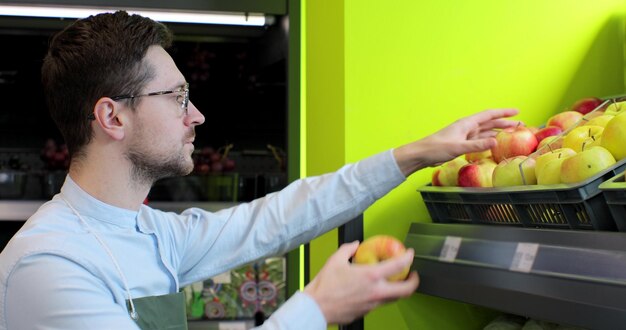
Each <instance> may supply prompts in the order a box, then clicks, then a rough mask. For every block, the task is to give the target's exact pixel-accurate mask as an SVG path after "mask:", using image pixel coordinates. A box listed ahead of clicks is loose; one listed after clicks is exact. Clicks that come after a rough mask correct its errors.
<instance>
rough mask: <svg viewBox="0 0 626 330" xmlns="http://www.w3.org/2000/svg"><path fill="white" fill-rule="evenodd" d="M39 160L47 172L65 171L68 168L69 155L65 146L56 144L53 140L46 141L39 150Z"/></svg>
mask: <svg viewBox="0 0 626 330" xmlns="http://www.w3.org/2000/svg"><path fill="white" fill-rule="evenodd" d="M41 160H42V161H43V163H44V167H45V169H47V170H67V169H68V168H69V167H70V153H69V151H68V150H67V145H66V144H65V143H61V144H58V143H57V142H56V141H55V140H54V139H48V140H46V143H45V144H44V146H43V148H42V149H41Z"/></svg>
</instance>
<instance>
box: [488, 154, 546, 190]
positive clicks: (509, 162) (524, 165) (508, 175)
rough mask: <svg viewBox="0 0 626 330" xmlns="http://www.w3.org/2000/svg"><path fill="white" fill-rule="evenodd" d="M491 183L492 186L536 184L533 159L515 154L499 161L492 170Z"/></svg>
mask: <svg viewBox="0 0 626 330" xmlns="http://www.w3.org/2000/svg"><path fill="white" fill-rule="evenodd" d="M522 175H523V176H522ZM492 183H493V186H494V187H509V186H521V185H524V184H536V183H537V178H536V176H535V159H533V158H529V157H528V156H516V157H513V158H507V159H505V160H503V161H501V162H500V163H498V165H497V166H496V168H495V169H494V170H493V178H492Z"/></svg>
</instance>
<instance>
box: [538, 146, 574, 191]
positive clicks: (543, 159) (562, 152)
mask: <svg viewBox="0 0 626 330" xmlns="http://www.w3.org/2000/svg"><path fill="white" fill-rule="evenodd" d="M575 154H576V151H574V149H571V148H559V149H555V150H552V151H549V152H547V153H545V154H543V155H541V156H539V157H537V160H536V163H535V175H536V176H537V183H539V182H538V181H539V175H540V173H541V172H542V171H543V168H544V166H546V164H547V163H548V162H549V161H551V160H553V159H557V158H563V159H565V158H568V157H571V156H574V155H575ZM557 179H558V176H557Z"/></svg>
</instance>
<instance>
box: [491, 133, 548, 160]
mask: <svg viewBox="0 0 626 330" xmlns="http://www.w3.org/2000/svg"><path fill="white" fill-rule="evenodd" d="M496 142H497V144H496V146H495V147H493V148H491V154H492V155H493V160H495V161H496V163H500V162H501V161H503V160H504V159H506V158H511V157H515V156H528V155H530V154H531V153H532V152H533V151H535V149H536V148H537V144H538V143H539V142H538V141H537V138H536V137H535V134H533V132H531V131H530V130H529V129H528V128H526V127H524V126H517V127H515V128H506V129H503V130H501V131H500V132H498V134H496Z"/></svg>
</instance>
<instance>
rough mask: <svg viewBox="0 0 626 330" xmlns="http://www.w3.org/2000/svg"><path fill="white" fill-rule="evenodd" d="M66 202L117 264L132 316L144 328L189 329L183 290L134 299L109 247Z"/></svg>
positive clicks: (163, 329) (150, 329) (66, 202)
mask: <svg viewBox="0 0 626 330" xmlns="http://www.w3.org/2000/svg"><path fill="white" fill-rule="evenodd" d="M61 199H63V201H64V202H65V204H67V206H69V207H70V209H72V211H73V212H74V214H76V216H78V219H80V221H81V222H82V223H83V225H85V227H86V228H87V231H88V232H90V233H91V234H92V235H94V236H95V238H96V240H97V241H98V242H99V243H100V245H102V248H103V249H104V251H105V252H106V253H107V254H108V255H109V257H110V258H111V261H113V264H114V265H115V268H116V269H117V271H118V273H119V275H120V278H121V279H122V282H123V283H124V288H125V290H126V294H127V295H128V299H127V300H126V308H127V309H128V314H129V316H130V318H131V319H132V320H133V321H135V323H137V326H139V328H140V329H142V330H187V312H186V309H185V295H184V293H182V292H178V293H171V294H165V295H161V296H148V297H142V298H136V299H133V298H132V297H131V296H130V289H129V288H128V283H127V281H126V276H124V273H122V270H121V268H120V266H119V265H118V263H117V260H116V259H115V257H114V256H113V253H111V250H110V249H109V247H108V246H107V245H106V244H104V241H102V239H101V238H100V235H98V234H97V233H96V232H95V231H93V230H92V229H91V226H90V225H89V224H88V223H87V221H85V219H83V217H82V216H81V215H80V213H78V211H76V209H75V208H74V207H73V206H72V204H70V203H69V202H68V201H67V200H66V199H65V198H63V197H61Z"/></svg>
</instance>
